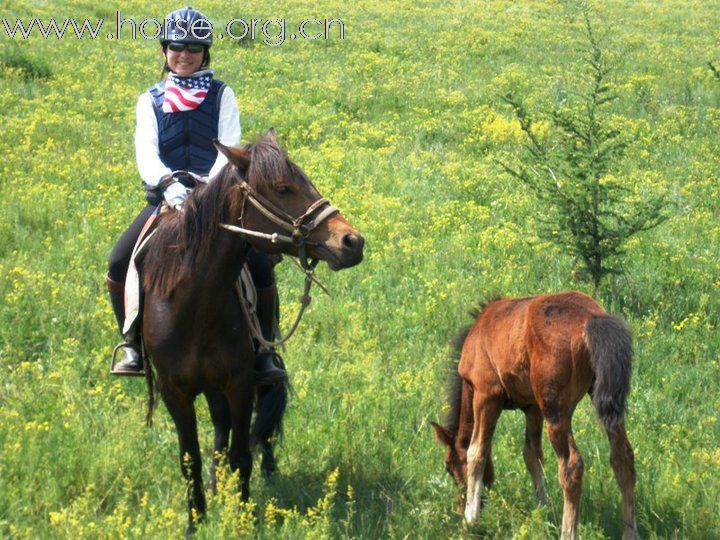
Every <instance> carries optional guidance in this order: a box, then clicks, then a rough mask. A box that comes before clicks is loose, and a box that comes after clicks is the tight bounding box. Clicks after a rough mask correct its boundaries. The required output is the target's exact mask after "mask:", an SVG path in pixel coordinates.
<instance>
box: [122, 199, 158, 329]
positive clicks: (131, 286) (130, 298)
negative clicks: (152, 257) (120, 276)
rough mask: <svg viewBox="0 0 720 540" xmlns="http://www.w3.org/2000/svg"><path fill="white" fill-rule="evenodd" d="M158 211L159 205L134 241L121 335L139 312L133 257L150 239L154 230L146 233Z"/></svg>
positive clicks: (137, 278) (137, 286)
mask: <svg viewBox="0 0 720 540" xmlns="http://www.w3.org/2000/svg"><path fill="white" fill-rule="evenodd" d="M158 213H159V207H158V209H156V210H155V211H154V212H153V213H152V214H151V215H150V217H149V218H148V220H147V221H146V222H145V225H143V228H142V230H141V231H140V236H139V237H138V239H137V242H135V248H134V249H133V252H132V256H131V257H130V264H129V265H128V271H127V275H126V276H125V323H124V324H123V335H125V334H127V333H128V332H129V331H130V329H131V328H132V325H133V323H134V322H135V319H137V317H138V314H139V313H140V274H138V270H137V266H136V265H135V257H136V256H137V254H138V253H139V252H140V250H141V249H142V248H143V247H144V246H145V244H146V243H147V241H148V240H149V239H150V237H151V236H152V233H153V232H155V231H154V230H153V231H152V232H151V233H150V234H148V231H149V230H150V228H151V227H152V225H153V223H154V222H155V219H156V218H157V216H158Z"/></svg>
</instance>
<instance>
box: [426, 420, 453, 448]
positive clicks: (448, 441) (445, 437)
mask: <svg viewBox="0 0 720 540" xmlns="http://www.w3.org/2000/svg"><path fill="white" fill-rule="evenodd" d="M430 425H431V426H432V428H433V431H435V438H436V439H437V440H438V442H439V443H440V444H444V445H445V446H448V447H450V448H452V447H453V446H454V445H455V435H454V434H453V433H451V432H450V431H448V430H447V429H446V428H444V427H442V426H441V425H440V424H436V423H435V422H430Z"/></svg>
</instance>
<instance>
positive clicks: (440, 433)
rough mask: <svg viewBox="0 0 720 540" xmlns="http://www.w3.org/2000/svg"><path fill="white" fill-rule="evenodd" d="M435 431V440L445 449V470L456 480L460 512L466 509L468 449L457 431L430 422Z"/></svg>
mask: <svg viewBox="0 0 720 540" xmlns="http://www.w3.org/2000/svg"><path fill="white" fill-rule="evenodd" d="M430 425H431V426H432V428H433V430H434V431H435V438H436V439H437V440H438V441H439V442H440V444H442V445H443V446H444V447H445V450H446V451H445V470H446V471H447V472H448V474H449V475H450V476H452V477H453V479H454V480H455V484H456V485H457V487H458V488H460V489H459V490H458V512H459V513H462V510H463V508H464V507H465V490H464V489H463V488H464V487H465V485H466V484H467V448H464V447H463V445H462V444H461V443H460V442H459V441H458V436H457V431H456V430H452V429H448V428H445V427H443V426H441V425H440V424H436V423H435V422H430Z"/></svg>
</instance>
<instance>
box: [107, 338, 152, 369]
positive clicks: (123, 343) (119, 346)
mask: <svg viewBox="0 0 720 540" xmlns="http://www.w3.org/2000/svg"><path fill="white" fill-rule="evenodd" d="M124 347H129V348H130V349H131V350H132V351H133V352H135V353H136V354H137V355H138V358H139V360H140V369H139V370H133V371H115V364H117V352H118V351H119V350H121V349H123V348H124ZM145 367H146V366H145V358H144V356H143V354H142V353H140V352H138V351H136V350H135V348H134V347H133V346H132V344H131V343H129V342H127V341H121V342H120V343H118V344H117V345H115V348H113V352H112V357H111V358H110V375H119V376H125V377H143V376H145Z"/></svg>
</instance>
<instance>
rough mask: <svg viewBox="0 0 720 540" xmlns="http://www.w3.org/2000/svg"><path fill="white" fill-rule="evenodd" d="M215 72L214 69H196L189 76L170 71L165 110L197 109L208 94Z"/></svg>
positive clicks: (163, 108)
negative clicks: (181, 75)
mask: <svg viewBox="0 0 720 540" xmlns="http://www.w3.org/2000/svg"><path fill="white" fill-rule="evenodd" d="M213 72H214V70H212V69H204V70H202V71H196V72H195V73H193V74H192V75H190V76H189V77H180V76H179V75H176V74H175V73H173V72H170V73H169V74H168V77H167V80H166V81H165V99H164V100H163V105H162V110H163V112H166V113H174V112H182V111H192V110H193V109H197V108H198V107H199V106H200V104H201V103H202V102H203V100H204V99H205V96H207V93H208V89H209V88H210V81H211V80H212V78H213Z"/></svg>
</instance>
